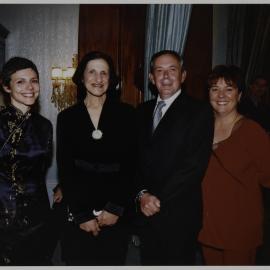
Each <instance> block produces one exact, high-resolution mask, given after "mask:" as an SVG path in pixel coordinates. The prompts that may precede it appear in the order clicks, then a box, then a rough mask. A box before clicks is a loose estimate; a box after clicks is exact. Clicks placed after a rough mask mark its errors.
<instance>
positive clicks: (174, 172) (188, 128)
mask: <svg viewBox="0 0 270 270" xmlns="http://www.w3.org/2000/svg"><path fill="white" fill-rule="evenodd" d="M155 104H156V100H151V101H148V102H146V103H144V104H142V105H141V106H140V107H139V108H138V125H139V138H138V139H139V153H140V154H139V170H138V175H137V181H138V182H137V183H138V189H137V191H140V190H142V189H147V190H148V191H149V192H150V193H151V194H153V195H155V196H156V197H157V198H159V199H160V202H161V208H160V212H159V213H157V214H155V215H154V216H152V217H142V219H143V220H142V223H143V224H148V225H149V224H150V226H152V227H153V229H154V231H156V232H158V234H159V235H162V233H163V232H166V238H167V239H168V238H170V237H171V238H173V239H172V241H176V242H179V241H182V243H183V244H184V243H185V242H186V241H185V239H186V240H187V241H189V239H190V237H191V238H194V237H195V238H196V237H197V234H198V232H199V230H200V228H201V225H202V224H201V222H202V199H201V181H202V179H203V176H204V173H205V171H206V168H207V164H208V160H209V157H210V153H211V146H212V140H213V123H214V120H213V113H212V109H211V107H210V105H209V104H206V103H205V102H202V101H199V100H195V99H193V98H191V97H189V96H187V95H186V94H185V93H184V92H182V93H181V94H180V95H179V96H178V97H177V98H176V99H175V101H174V102H173V103H172V104H171V106H170V107H169V109H168V110H167V112H166V113H165V115H164V116H163V118H162V119H161V121H160V122H159V125H158V126H157V128H156V130H155V132H154V133H153V134H152V122H153V111H154V108H155ZM193 240H194V239H193ZM179 243H181V242H179Z"/></svg>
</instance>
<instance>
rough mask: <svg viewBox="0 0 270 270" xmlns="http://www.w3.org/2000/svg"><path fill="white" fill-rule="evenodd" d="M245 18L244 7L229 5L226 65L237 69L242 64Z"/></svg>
mask: <svg viewBox="0 0 270 270" xmlns="http://www.w3.org/2000/svg"><path fill="white" fill-rule="evenodd" d="M245 17H246V5H230V7H229V18H228V28H227V29H228V32H227V36H228V39H227V56H226V63H227V64H234V65H237V66H239V67H240V66H241V64H242V54H243V42H244V30H245Z"/></svg>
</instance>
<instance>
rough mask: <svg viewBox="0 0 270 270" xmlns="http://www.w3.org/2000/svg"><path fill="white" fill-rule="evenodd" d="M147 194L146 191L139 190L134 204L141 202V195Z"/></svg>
mask: <svg viewBox="0 0 270 270" xmlns="http://www.w3.org/2000/svg"><path fill="white" fill-rule="evenodd" d="M147 192H148V190H147V189H143V190H141V191H140V192H139V193H138V194H137V196H136V198H135V201H136V202H140V201H141V198H142V196H143V194H145V193H147Z"/></svg>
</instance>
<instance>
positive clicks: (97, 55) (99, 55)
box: [72, 51, 119, 100]
mask: <svg viewBox="0 0 270 270" xmlns="http://www.w3.org/2000/svg"><path fill="white" fill-rule="evenodd" d="M95 59H103V60H104V61H105V62H106V63H107V64H108V66H109V87H108V90H107V95H108V96H115V95H116V86H117V85H118V83H119V78H118V76H117V75H116V72H115V67H114V64H113V60H112V58H111V57H110V56H109V55H107V54H106V53H104V52H100V51H91V52H89V53H87V54H86V55H84V57H83V58H82V60H81V61H80V62H79V64H78V67H77V69H76V71H75V73H74V75H73V77H72V81H73V82H74V83H75V84H76V85H77V88H78V99H79V100H82V99H84V98H85V96H86V88H85V86H84V83H83V73H84V71H85V68H86V66H87V63H88V62H89V61H91V60H95Z"/></svg>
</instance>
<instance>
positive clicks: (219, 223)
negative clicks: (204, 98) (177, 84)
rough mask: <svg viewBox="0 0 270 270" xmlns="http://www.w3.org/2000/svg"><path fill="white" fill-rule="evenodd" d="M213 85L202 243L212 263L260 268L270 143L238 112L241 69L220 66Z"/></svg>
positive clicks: (211, 80)
mask: <svg viewBox="0 0 270 270" xmlns="http://www.w3.org/2000/svg"><path fill="white" fill-rule="evenodd" d="M208 85H209V99H210V103H211V105H212V107H213V110H214V113H215V133H214V142H213V152H212V156H211V159H210V162H209V165H208V169H207V172H206V174H205V177H204V180H203V203H204V209H203V211H204V212H203V228H202V230H201V232H200V234H199V241H200V242H201V243H202V250H203V256H204V259H205V263H206V264H207V265H254V264H255V257H256V248H257V247H258V246H259V245H261V244H262V233H263V232H262V221H263V205H262V194H261V186H265V187H270V140H269V137H268V135H267V133H266V132H265V131H264V130H263V129H262V128H261V127H260V126H259V125H258V124H257V123H256V122H254V121H253V120H250V119H247V118H245V117H244V116H243V115H241V114H239V113H238V111H237V104H238V102H239V100H240V98H241V95H242V90H243V85H244V84H243V78H242V75H241V71H240V69H239V68H238V67H236V66H216V67H215V68H214V69H213V71H212V73H211V74H210V75H209V78H208Z"/></svg>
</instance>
